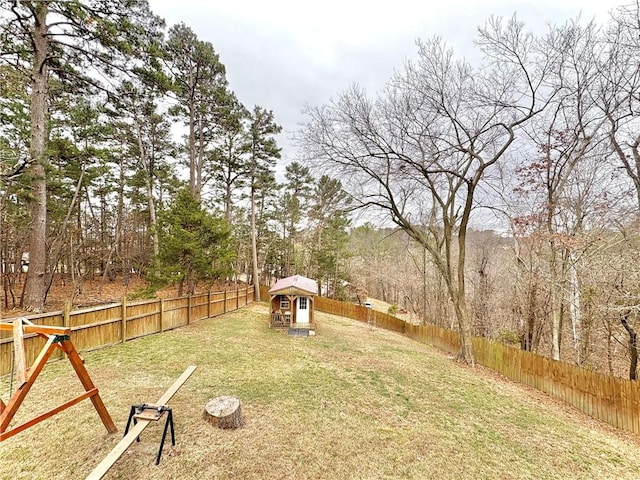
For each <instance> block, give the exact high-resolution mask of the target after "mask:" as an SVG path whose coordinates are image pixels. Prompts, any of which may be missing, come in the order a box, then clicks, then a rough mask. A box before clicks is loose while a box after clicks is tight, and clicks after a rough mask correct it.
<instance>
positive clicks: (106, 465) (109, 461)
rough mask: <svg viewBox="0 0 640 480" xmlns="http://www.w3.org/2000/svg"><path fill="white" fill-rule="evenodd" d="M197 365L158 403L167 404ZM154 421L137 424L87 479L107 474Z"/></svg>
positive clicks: (190, 368)
mask: <svg viewBox="0 0 640 480" xmlns="http://www.w3.org/2000/svg"><path fill="white" fill-rule="evenodd" d="M196 368H197V367H196V366H194V365H191V366H189V367H188V368H187V369H186V370H185V371H184V373H183V374H182V375H180V378H178V379H177V380H176V381H175V382H174V383H173V385H171V387H169V389H168V390H167V391H166V392H164V394H163V395H162V396H161V397H160V398H159V399H158V401H157V402H155V404H156V405H166V404H167V402H168V401H169V400H170V399H171V397H173V396H174V395H175V393H176V392H177V391H178V390H179V389H180V387H182V385H183V384H184V382H186V381H187V379H188V378H189V377H190V376H191V374H192V373H193V372H194V371H195V369H196ZM151 422H152V420H140V421H138V423H137V424H135V425H134V426H133V427H132V428H131V429H130V430H129V432H128V433H127V434H126V435H125V436H124V437H123V438H122V440H120V442H118V443H117V444H116V446H115V447H113V450H111V452H109V454H108V455H107V456H106V457H104V459H103V460H102V461H101V462H100V463H99V464H98V466H97V467H96V468H94V469H93V471H92V472H91V473H90V474H89V475H88V476H87V478H86V480H99V479H101V478H102V477H104V476H105V474H106V473H107V472H108V471H109V469H110V468H111V467H112V466H113V464H114V463H116V461H117V460H118V459H119V458H120V457H121V456H122V454H123V453H124V452H125V451H126V450H127V448H129V447H130V446H131V444H132V443H133V442H135V441H136V438H138V436H139V435H140V434H141V433H142V432H143V430H144V429H145V428H147V426H148V425H149V424H150V423H151Z"/></svg>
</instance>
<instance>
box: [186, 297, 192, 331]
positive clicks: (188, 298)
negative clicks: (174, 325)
mask: <svg viewBox="0 0 640 480" xmlns="http://www.w3.org/2000/svg"><path fill="white" fill-rule="evenodd" d="M189 323H191V295H189V296H188V297H187V325H189Z"/></svg>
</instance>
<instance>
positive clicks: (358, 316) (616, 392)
mask: <svg viewBox="0 0 640 480" xmlns="http://www.w3.org/2000/svg"><path fill="white" fill-rule="evenodd" d="M315 302H316V304H315V308H316V309H317V310H319V311H322V312H326V313H331V314H334V315H340V316H343V317H347V318H352V319H355V320H359V321H361V322H369V323H371V324H373V325H375V326H377V327H380V328H385V329H388V330H392V331H394V332H400V333H403V334H405V335H407V336H408V337H410V338H412V339H414V340H416V341H418V342H421V343H426V344H429V345H433V346H435V347H437V348H439V349H441V350H445V351H447V352H450V353H452V354H456V353H458V351H459V349H460V337H459V335H458V332H456V331H453V330H449V329H446V328H442V327H436V326H435V325H413V324H411V323H407V322H405V321H404V320H401V319H399V318H397V317H394V316H392V315H387V314H385V313H382V312H375V311H372V310H371V309H368V308H365V307H361V306H359V305H354V304H350V303H345V302H338V301H336V300H330V299H327V298H316V300H315ZM473 349H474V352H475V358H476V362H478V363H479V364H480V365H484V366H485V367H488V368H491V369H492V370H495V371H497V372H499V373H501V374H502V375H504V376H505V377H507V378H509V379H511V380H513V381H514V382H518V383H522V384H524V385H529V386H531V387H534V388H536V389H538V390H540V391H542V392H544V393H546V394H548V395H550V396H552V397H554V398H557V399H559V400H562V401H564V402H566V403H568V404H570V405H572V406H573V407H575V408H576V409H578V410H580V411H581V412H584V413H586V414H587V415H590V416H592V417H594V418H597V419H599V420H602V421H605V422H607V423H608V424H610V425H613V426H614V427H616V428H620V429H622V430H627V431H629V432H633V433H635V434H636V435H640V382H638V381H633V380H626V379H623V378H618V377H613V376H610V375H604V374H602V373H598V372H594V371H591V370H587V369H585V368H581V367H578V366H576V365H571V364H569V363H565V362H558V361H555V360H552V359H551V358H548V357H543V356H542V355H538V354H535V353H532V352H527V351H524V350H520V349H518V348H513V347H509V346H506V345H503V344H501V343H499V342H494V341H491V340H489V339H486V338H483V337H474V338H473Z"/></svg>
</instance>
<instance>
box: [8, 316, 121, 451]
mask: <svg viewBox="0 0 640 480" xmlns="http://www.w3.org/2000/svg"><path fill="white" fill-rule="evenodd" d="M0 331H13V348H14V365H15V374H16V384H17V388H16V391H15V392H14V393H13V394H12V395H11V398H10V399H9V401H8V403H7V404H5V403H4V402H3V401H2V399H1V398H0V442H2V441H3V440H6V439H7V438H10V437H12V436H13V435H15V434H17V433H20V432H21V431H23V430H26V429H27V428H29V427H32V426H33V425H35V424H37V423H40V422H41V421H43V420H46V419H47V418H49V417H51V416H53V415H55V414H57V413H60V412H61V411H63V410H66V409H67V408H69V407H72V406H73V405H75V404H77V403H80V402H81V401H83V400H86V399H87V398H88V399H90V400H91V403H93V406H94V408H95V409H96V411H97V412H98V415H99V416H100V420H102V423H103V424H104V426H105V428H106V429H107V431H108V432H109V433H115V432H117V431H118V429H117V428H116V426H115V424H114V423H113V420H112V419H111V416H110V415H109V412H108V411H107V408H106V407H105V406H104V403H103V402H102V399H101V398H100V395H99V393H98V389H97V388H96V386H95V385H94V384H93V381H92V380H91V377H90V376H89V372H87V369H86V368H85V366H84V360H83V359H82V357H81V356H80V354H79V353H78V351H77V350H76V348H75V346H74V345H73V343H72V342H71V329H70V328H64V327H53V326H48V325H35V324H33V323H32V322H30V321H29V320H27V319H26V318H22V317H21V318H17V319H15V320H14V321H13V322H12V323H9V322H0ZM25 333H35V334H37V335H39V336H40V337H42V338H44V339H45V340H46V343H45V345H44V347H43V348H42V350H41V351H40V353H39V355H38V357H37V358H36V360H35V362H34V363H33V365H32V366H31V367H29V368H27V364H26V355H25V348H24V335H25ZM56 349H60V350H62V351H63V352H64V353H65V354H66V356H67V358H68V359H69V361H70V362H71V365H72V366H73V369H74V370H75V372H76V375H78V378H79V379H80V382H81V383H82V386H83V387H84V389H85V392H84V393H83V394H82V395H79V396H78V397H76V398H74V399H72V400H69V401H68V402H65V403H63V404H62V405H59V406H57V407H56V408H54V409H52V410H50V411H48V412H46V413H43V414H41V415H38V416H37V417H35V418H33V419H31V420H29V421H27V422H25V423H23V424H21V425H18V426H15V427H13V428H11V429H9V424H10V423H11V420H12V419H13V417H14V416H15V414H16V412H17V411H18V409H19V408H20V406H21V405H22V402H23V401H24V399H25V397H26V396H27V394H28V393H29V390H30V389H31V387H32V386H33V384H34V382H35V381H36V378H37V377H38V375H39V374H40V372H41V371H42V369H43V368H44V365H45V364H46V363H47V361H48V360H49V358H50V357H51V355H52V354H53V352H54V351H56Z"/></svg>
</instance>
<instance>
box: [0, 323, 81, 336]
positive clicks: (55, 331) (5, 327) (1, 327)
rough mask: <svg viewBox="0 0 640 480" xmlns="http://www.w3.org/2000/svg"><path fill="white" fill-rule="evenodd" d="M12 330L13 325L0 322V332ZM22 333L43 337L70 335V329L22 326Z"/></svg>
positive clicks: (47, 326)
mask: <svg viewBox="0 0 640 480" xmlns="http://www.w3.org/2000/svg"><path fill="white" fill-rule="evenodd" d="M12 330H13V323H10V322H0V331H6V332H10V331H12ZM22 331H23V332H24V333H41V334H44V335H70V334H71V329H70V328H65V327H51V326H49V325H23V326H22Z"/></svg>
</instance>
